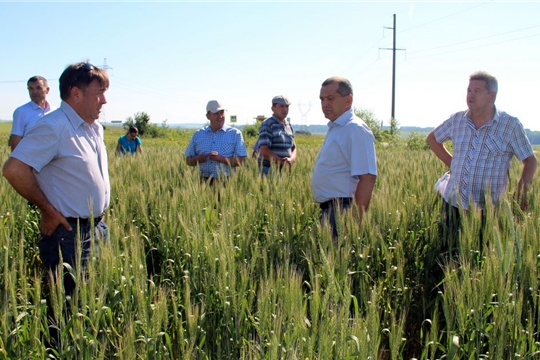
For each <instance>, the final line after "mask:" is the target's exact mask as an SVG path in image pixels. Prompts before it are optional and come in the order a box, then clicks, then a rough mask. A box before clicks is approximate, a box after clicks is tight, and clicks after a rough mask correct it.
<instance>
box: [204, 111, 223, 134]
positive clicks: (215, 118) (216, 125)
mask: <svg viewBox="0 0 540 360" xmlns="http://www.w3.org/2000/svg"><path fill="white" fill-rule="evenodd" d="M206 118H207V119H208V120H210V127H211V128H212V130H214V131H217V130H219V129H221V128H222V127H223V125H224V124H225V110H219V111H218V112H217V113H213V112H208V113H207V114H206Z"/></svg>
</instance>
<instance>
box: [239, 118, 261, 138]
mask: <svg viewBox="0 0 540 360" xmlns="http://www.w3.org/2000/svg"><path fill="white" fill-rule="evenodd" d="M260 127H261V123H260V122H259V121H257V122H256V123H255V124H253V125H246V126H244V128H243V129H242V132H243V135H244V137H245V138H248V137H250V138H252V137H258V136H259V128H260Z"/></svg>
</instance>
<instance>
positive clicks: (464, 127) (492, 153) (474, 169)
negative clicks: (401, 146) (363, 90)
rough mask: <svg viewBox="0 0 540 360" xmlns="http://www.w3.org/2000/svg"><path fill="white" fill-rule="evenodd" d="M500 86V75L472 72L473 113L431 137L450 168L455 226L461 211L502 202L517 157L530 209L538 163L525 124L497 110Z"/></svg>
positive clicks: (450, 214)
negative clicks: (450, 147) (450, 148)
mask: <svg viewBox="0 0 540 360" xmlns="http://www.w3.org/2000/svg"><path fill="white" fill-rule="evenodd" d="M497 88H498V83H497V79H496V78H495V77H494V76H492V75H490V74H488V73H486V72H483V71H480V72H475V73H474V74H472V75H471V76H470V77H469V86H468V88H467V105H468V108H469V109H468V110H466V111H461V112H457V113H455V114H453V115H452V116H451V117H450V118H449V119H448V120H446V121H445V122H443V123H442V124H441V125H439V126H438V127H437V128H435V130H433V131H432V132H431V133H430V134H429V135H428V137H427V142H428V144H429V146H430V147H431V149H432V150H433V152H434V153H435V155H436V156H437V157H438V158H439V159H440V160H441V161H442V162H443V163H444V164H446V165H447V166H448V167H449V168H450V173H451V176H450V180H449V182H448V185H447V187H446V190H445V191H444V193H443V194H442V195H443V197H444V199H445V203H444V205H445V209H446V210H445V217H446V218H447V219H450V220H449V221H450V223H448V222H447V225H449V226H450V227H454V228H455V226H457V225H456V223H457V224H459V221H458V220H459V211H458V209H465V210H468V209H470V208H471V207H473V208H478V209H484V207H485V204H486V201H488V200H489V201H492V202H493V203H496V202H497V201H498V200H499V199H500V197H501V195H502V194H503V193H504V192H505V191H506V187H507V185H508V174H509V169H510V165H511V160H512V158H513V157H514V156H516V158H517V159H518V160H519V161H521V162H522V164H523V170H522V173H521V178H520V180H519V182H518V185H517V189H516V192H515V195H516V198H517V200H518V201H519V203H520V205H521V207H522V209H526V208H527V191H528V189H529V186H530V184H531V182H532V179H533V175H534V173H535V171H536V165H537V164H536V163H537V161H536V157H535V155H534V152H533V149H532V146H531V144H530V142H529V139H528V138H527V136H526V134H525V130H524V129H523V125H522V124H521V123H520V122H519V120H518V119H517V118H515V117H512V116H510V115H508V114H507V113H505V112H503V111H500V110H498V109H497V108H496V107H495V98H496V96H497ZM446 141H451V142H452V144H453V154H451V153H450V152H449V151H448V150H447V148H446V147H445V146H444V142H446ZM452 219H455V221H452ZM456 230H457V229H456Z"/></svg>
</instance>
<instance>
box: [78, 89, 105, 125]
mask: <svg viewBox="0 0 540 360" xmlns="http://www.w3.org/2000/svg"><path fill="white" fill-rule="evenodd" d="M105 91H107V88H105V87H103V86H101V85H100V83H99V81H97V80H94V81H92V82H91V83H90V84H89V85H88V87H87V88H86V89H84V91H82V90H81V94H82V96H81V97H80V99H79V102H78V106H77V107H78V109H76V111H77V113H78V114H79V116H80V117H82V118H83V120H84V121H86V122H87V123H90V124H91V123H93V122H94V121H95V120H97V119H99V114H100V113H101V107H102V106H103V105H104V104H106V103H107V99H106V98H105Z"/></svg>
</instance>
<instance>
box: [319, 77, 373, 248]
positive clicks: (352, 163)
mask: <svg viewBox="0 0 540 360" xmlns="http://www.w3.org/2000/svg"><path fill="white" fill-rule="evenodd" d="M320 99H321V106H322V111H323V113H324V116H325V117H326V118H327V119H328V120H330V121H329V122H328V132H327V134H326V137H325V139H324V142H323V145H322V147H321V150H320V151H319V155H318V157H317V160H316V162H315V167H314V169H313V174H312V177H311V188H312V191H313V197H314V199H315V201H316V202H318V203H319V206H320V208H321V211H322V212H321V220H328V221H329V223H330V227H331V229H332V235H333V237H334V239H336V238H337V235H338V233H337V229H336V210H338V211H346V210H347V209H349V208H352V209H353V214H354V215H355V218H356V220H357V221H358V224H360V223H361V221H362V217H363V215H364V213H365V212H366V211H367V209H368V207H369V203H370V202H371V195H372V193H373V188H374V186H375V180H376V179H377V159H376V155H375V138H374V137H373V133H372V132H371V130H370V128H369V127H368V126H367V125H366V123H365V122H364V121H363V120H362V119H360V118H358V117H357V116H356V115H355V114H354V110H353V109H352V102H353V91H352V86H351V83H350V82H349V81H348V80H347V79H345V78H342V77H337V76H335V77H331V78H328V79H326V80H325V81H324V82H323V83H322V87H321V93H320Z"/></svg>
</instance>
